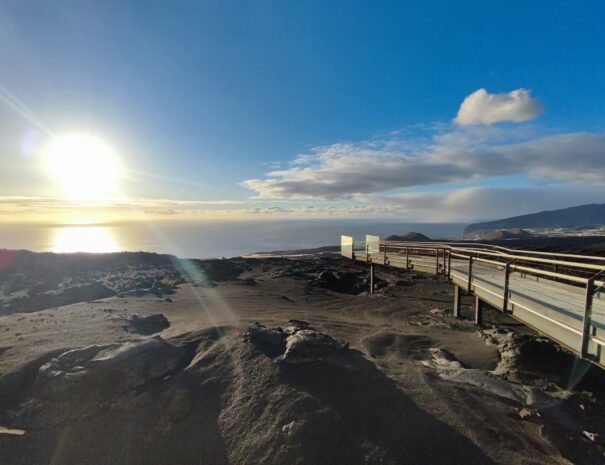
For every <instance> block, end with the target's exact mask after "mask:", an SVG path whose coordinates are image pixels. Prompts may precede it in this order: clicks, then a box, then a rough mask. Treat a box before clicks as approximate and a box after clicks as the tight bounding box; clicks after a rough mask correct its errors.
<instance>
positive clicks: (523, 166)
mask: <svg viewBox="0 0 605 465" xmlns="http://www.w3.org/2000/svg"><path fill="white" fill-rule="evenodd" d="M473 131H475V132H476V130H475V129H473ZM486 132H487V133H488V134H491V133H492V131H491V129H490V128H486ZM465 133H466V130H460V131H458V132H453V133H450V134H449V135H447V136H444V135H440V136H438V137H436V138H435V143H434V144H433V145H428V146H425V145H422V146H420V147H418V149H417V150H409V148H408V145H409V143H408V142H405V141H404V142H403V145H402V146H398V145H397V144H396V143H394V141H392V140H389V141H384V142H380V141H374V140H373V141H370V142H365V141H364V142H359V143H347V144H333V145H330V146H324V147H317V148H315V149H314V150H313V153H312V155H305V156H303V157H299V158H297V160H296V164H293V165H292V166H291V167H290V168H289V169H285V170H278V171H271V172H269V173H267V177H266V178H264V179H250V180H247V181H245V182H244V183H243V184H244V186H246V187H248V188H249V189H251V190H253V191H255V192H256V193H257V194H258V197H259V198H261V199H274V198H289V199H321V200H335V199H346V198H350V197H352V196H355V195H358V194H371V193H380V192H386V191H390V190H394V189H403V188H410V187H418V186H426V185H430V184H444V183H453V182H471V181H473V180H477V179H481V178H488V177H493V176H507V175H515V174H526V175H529V176H530V177H531V178H533V179H535V180H540V181H553V180H554V181H560V182H561V181H562V182H588V183H592V184H595V185H601V186H602V185H603V184H604V183H605V164H603V163H602V157H603V153H605V134H593V133H570V134H558V135H553V136H547V137H542V138H537V139H531V140H524V141H521V142H516V143H506V142H505V141H504V139H505V138H503V137H502V134H500V132H499V133H498V134H497V135H496V136H487V137H483V138H482V137H475V138H469V137H466V136H465ZM515 134H516V133H515ZM493 138H495V139H496V143H493ZM509 139H510V138H509ZM401 147H403V148H401Z"/></svg>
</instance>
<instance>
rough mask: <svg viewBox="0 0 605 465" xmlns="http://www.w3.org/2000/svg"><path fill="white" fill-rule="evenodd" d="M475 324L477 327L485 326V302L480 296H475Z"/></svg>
mask: <svg viewBox="0 0 605 465" xmlns="http://www.w3.org/2000/svg"><path fill="white" fill-rule="evenodd" d="M475 324H476V325H477V326H481V325H482V324H483V301H482V300H481V299H480V298H479V296H475Z"/></svg>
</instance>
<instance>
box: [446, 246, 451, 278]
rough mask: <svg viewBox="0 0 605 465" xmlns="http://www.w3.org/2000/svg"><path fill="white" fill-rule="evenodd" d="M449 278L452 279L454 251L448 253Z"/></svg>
mask: <svg viewBox="0 0 605 465" xmlns="http://www.w3.org/2000/svg"><path fill="white" fill-rule="evenodd" d="M447 277H448V278H451V277H452V251H451V250H448V251H447Z"/></svg>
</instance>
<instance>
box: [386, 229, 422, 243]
mask: <svg viewBox="0 0 605 465" xmlns="http://www.w3.org/2000/svg"><path fill="white" fill-rule="evenodd" d="M386 240H387V241H414V242H428V241H430V240H431V239H429V238H428V237H426V236H425V235H424V234H421V233H419V232H414V231H411V232H407V233H405V234H402V235H398V234H392V235H391V236H389V237H387V238H386Z"/></svg>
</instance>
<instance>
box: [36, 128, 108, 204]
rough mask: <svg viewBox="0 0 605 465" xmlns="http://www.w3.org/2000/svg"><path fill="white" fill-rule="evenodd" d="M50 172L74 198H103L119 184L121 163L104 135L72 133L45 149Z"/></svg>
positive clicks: (58, 138) (65, 191) (68, 194)
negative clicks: (93, 135) (101, 137)
mask: <svg viewBox="0 0 605 465" xmlns="http://www.w3.org/2000/svg"><path fill="white" fill-rule="evenodd" d="M45 162H46V169H47V171H48V173H49V174H50V175H51V176H52V177H53V178H54V179H55V180H56V181H57V183H58V184H59V186H60V187H61V189H62V190H63V192H64V194H65V195H66V196H67V197H69V198H70V199H73V200H104V199H106V198H107V197H108V195H109V194H111V192H112V191H114V190H115V188H116V182H117V180H118V178H119V175H120V165H119V163H118V159H117V157H116V155H115V153H114V152H113V150H112V149H111V148H110V147H109V146H108V145H107V144H106V143H105V142H103V141H102V140H101V139H98V138H96V137H92V136H88V135H69V136H62V137H57V138H56V139H54V140H52V141H51V142H50V144H49V145H48V147H47V148H46V150H45Z"/></svg>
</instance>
